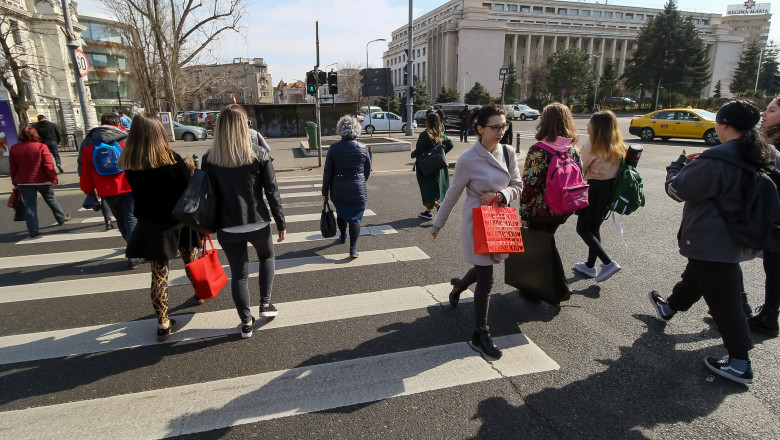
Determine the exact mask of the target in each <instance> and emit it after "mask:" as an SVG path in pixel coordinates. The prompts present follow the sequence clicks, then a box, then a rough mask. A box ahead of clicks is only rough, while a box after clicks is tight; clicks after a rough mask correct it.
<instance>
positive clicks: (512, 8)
mask: <svg viewBox="0 0 780 440" xmlns="http://www.w3.org/2000/svg"><path fill="white" fill-rule="evenodd" d="M507 8H508V11H509V12H517V5H508V6H507Z"/></svg>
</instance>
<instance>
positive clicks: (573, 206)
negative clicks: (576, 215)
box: [536, 142, 588, 215]
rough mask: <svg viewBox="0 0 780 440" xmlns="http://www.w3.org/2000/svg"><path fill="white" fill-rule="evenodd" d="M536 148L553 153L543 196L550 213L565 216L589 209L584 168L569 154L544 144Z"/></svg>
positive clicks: (538, 144)
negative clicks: (583, 176)
mask: <svg viewBox="0 0 780 440" xmlns="http://www.w3.org/2000/svg"><path fill="white" fill-rule="evenodd" d="M536 146H537V147H539V148H542V149H544V150H546V151H549V152H550V153H552V159H551V160H550V167H549V169H548V170H547V189H546V190H545V192H544V196H543V197H544V202H545V203H547V207H548V208H550V211H552V212H553V213H554V214H557V215H563V214H571V213H572V212H574V211H576V210H578V209H582V208H585V207H587V206H588V184H587V183H585V180H583V178H582V168H580V165H579V164H578V163H577V161H575V160H574V159H573V158H572V157H571V155H570V154H569V153H568V152H567V153H560V152H557V151H555V150H553V149H552V148H550V147H548V146H547V145H545V144H544V143H542V142H539V143H537V144H536Z"/></svg>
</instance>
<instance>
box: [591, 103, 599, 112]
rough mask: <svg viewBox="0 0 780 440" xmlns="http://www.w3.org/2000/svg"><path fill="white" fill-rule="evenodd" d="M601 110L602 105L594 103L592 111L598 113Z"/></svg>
mask: <svg viewBox="0 0 780 440" xmlns="http://www.w3.org/2000/svg"><path fill="white" fill-rule="evenodd" d="M600 111H601V107H600V106H599V105H598V104H594V105H593V110H592V111H591V113H598V112H600Z"/></svg>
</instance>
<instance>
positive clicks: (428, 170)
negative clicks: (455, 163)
mask: <svg viewBox="0 0 780 440" xmlns="http://www.w3.org/2000/svg"><path fill="white" fill-rule="evenodd" d="M416 164H417V169H418V170H420V172H421V173H422V175H423V176H430V175H431V174H434V173H436V172H438V171H439V170H443V169H446V168H447V167H448V166H449V164H447V156H446V155H445V154H444V146H442V145H437V146H435V147H433V148H431V149H430V150H428V151H426V152H424V153H422V154H421V155H419V156H417V162H416Z"/></svg>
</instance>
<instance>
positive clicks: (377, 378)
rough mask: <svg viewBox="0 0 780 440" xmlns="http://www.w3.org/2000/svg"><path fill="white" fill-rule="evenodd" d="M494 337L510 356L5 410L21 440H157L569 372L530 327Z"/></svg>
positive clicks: (288, 375)
mask: <svg viewBox="0 0 780 440" xmlns="http://www.w3.org/2000/svg"><path fill="white" fill-rule="evenodd" d="M495 341H496V343H497V344H498V345H499V346H500V347H502V348H503V356H502V357H501V359H499V360H496V361H492V362H487V361H486V360H484V359H483V358H482V357H480V356H479V355H478V354H477V353H476V352H475V351H474V350H473V349H472V348H471V347H470V346H469V344H468V343H466V342H459V343H453V344H446V345H438V346H433V347H429V348H420V349H416V350H409V351H402V352H397V353H389V354H383V355H377V356H370V357H364V358H358V359H351V360H346V361H338V362H332V363H326V364H317V365H312V366H306V367H297V368H292V369H289V370H279V371H272V372H267V373H261V374H255V375H251V376H243V377H235V378H230V379H222V380H216V381H212V382H205V383H196V384H191V385H183V386H177V387H170V388H162V389H156V390H151V391H143V392H139V393H133V394H124V395H118V396H112V397H104V398H99V399H92V400H83V401H76V402H69V403H63V404H58V405H50V406H42V407H35V408H28V409H23V410H14V411H5V412H0V432H3V434H4V437H6V438H12V439H14V440H26V439H36V440H39V439H46V438H52V439H55V438H56V439H60V438H78V439H93V438H94V439H97V438H105V437H106V435H107V433H110V437H111V438H112V439H117V440H119V439H132V440H140V439H158V438H166V437H172V436H177V435H184V434H195V433H199V432H205V431H210V430H214V429H219V428H226V427H230V426H237V425H245V424H249V423H256V422H260V421H264V420H273V419H278V418H282V417H289V416H294V415H298V414H306V413H311V412H316V411H326V410H330V409H334V408H340V407H345V406H349V405H356V404H361V403H368V402H376V401H381V400H385V399H391V398H394V397H400V396H408V395H413V394H419V393H424V392H429V391H435V390H441V389H446V388H452V387H456V386H462V385H468V384H473V383H480V382H485V381H488V380H496V379H505V378H508V377H515V376H521V375H527V374H533V373H539V372H543V371H551V370H557V369H559V368H560V366H559V365H558V364H557V363H556V362H555V361H554V360H553V359H551V358H550V357H549V356H547V354H545V353H544V351H542V350H541V349H540V348H539V347H538V346H537V345H536V344H535V343H533V341H531V340H530V339H528V337H527V336H525V335H524V334H522V333H518V334H514V335H510V336H503V337H498V338H495ZM160 408H165V410H164V411H161V410H160ZM43 427H45V428H43Z"/></svg>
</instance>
